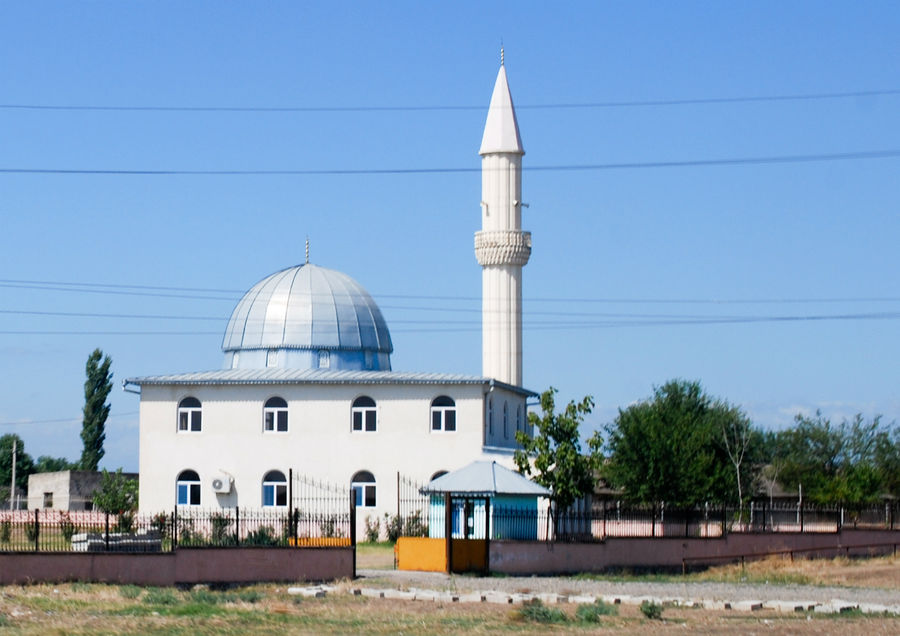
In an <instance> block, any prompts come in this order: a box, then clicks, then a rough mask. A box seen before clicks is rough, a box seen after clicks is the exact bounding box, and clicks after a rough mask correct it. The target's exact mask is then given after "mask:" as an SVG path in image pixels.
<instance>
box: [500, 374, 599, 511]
mask: <svg viewBox="0 0 900 636" xmlns="http://www.w3.org/2000/svg"><path fill="white" fill-rule="evenodd" d="M555 396H556V389H554V388H553V387H550V388H549V389H548V390H546V391H544V393H543V394H541V411H542V415H540V416H538V415H537V414H536V413H529V414H528V422H529V423H530V424H531V425H532V426H533V427H534V429H535V434H534V436H533V437H532V436H529V435H528V434H527V433H525V432H524V431H518V432H517V433H516V441H517V442H518V443H519V444H520V445H521V447H522V448H521V449H519V450H516V452H515V455H514V460H515V462H516V467H517V468H518V469H519V472H520V473H522V474H525V475H531V474H532V472H534V473H535V478H534V479H535V481H536V482H537V483H539V484H540V485H542V486H544V487H545V488H549V489H550V490H551V492H552V499H553V501H554V502H555V503H556V505H557V509H559V510H565V509H566V508H568V507H569V506H571V505H572V503H573V502H574V501H575V500H576V499H579V498H580V497H583V496H584V495H586V494H588V493H591V492H593V490H594V484H595V483H596V477H595V471H596V470H597V468H598V467H599V466H600V462H601V460H602V456H601V454H600V453H601V446H602V441H601V439H600V434H599V433H596V432H595V433H594V435H593V436H592V437H591V438H590V439H588V448H589V452H588V453H587V454H586V455H584V454H582V452H581V432H580V430H579V427H580V426H581V422H582V420H583V419H584V416H585V415H586V414H588V413H590V412H591V409H592V408H593V407H594V400H593V398H591V397H590V396H587V397H585V398H584V399H583V400H582V401H581V402H578V403H576V402H574V401H572V402H569V404H568V406H566V409H565V411H563V412H562V413H555V412H554V410H555V408H556V400H555Z"/></svg>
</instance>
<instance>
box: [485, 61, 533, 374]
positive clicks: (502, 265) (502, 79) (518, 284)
mask: <svg viewBox="0 0 900 636" xmlns="http://www.w3.org/2000/svg"><path fill="white" fill-rule="evenodd" d="M478 154H480V155H481V231H480V232H476V233H475V257H476V258H477V259H478V264H479V265H481V267H482V275H481V311H482V319H481V338H482V373H483V375H484V376H485V377H489V378H494V379H497V380H499V381H501V382H506V383H508V384H512V385H515V386H521V385H522V266H523V265H525V263H527V262H528V257H529V256H531V233H530V232H523V231H522V155H524V154H525V150H524V149H523V148H522V140H521V139H520V138H519V125H518V124H517V123H516V111H515V109H514V108H513V102H512V97H511V96H510V94H509V84H507V81H506V67H505V66H504V64H503V49H501V50H500V72H499V73H498V74H497V82H496V83H495V84H494V94H493V95H492V96H491V106H490V109H489V110H488V116H487V122H486V123H485V126H484V137H482V139H481V150H479V151H478Z"/></svg>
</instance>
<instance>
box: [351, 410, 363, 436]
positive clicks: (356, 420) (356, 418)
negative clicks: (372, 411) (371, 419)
mask: <svg viewBox="0 0 900 636" xmlns="http://www.w3.org/2000/svg"><path fill="white" fill-rule="evenodd" d="M362 429H363V414H362V411H353V430H354V431H361V430H362Z"/></svg>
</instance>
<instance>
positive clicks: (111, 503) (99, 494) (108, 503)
mask: <svg viewBox="0 0 900 636" xmlns="http://www.w3.org/2000/svg"><path fill="white" fill-rule="evenodd" d="M94 507H95V508H97V509H98V510H101V511H102V512H108V513H109V514H111V515H123V514H128V513H131V512H134V511H135V510H137V507H138V480H137V479H132V478H131V477H126V476H125V475H123V474H122V469H121V468H120V469H118V470H117V471H116V472H115V473H110V472H109V471H108V470H106V469H103V476H102V477H101V478H100V487H99V488H98V489H97V490H96V492H94Z"/></svg>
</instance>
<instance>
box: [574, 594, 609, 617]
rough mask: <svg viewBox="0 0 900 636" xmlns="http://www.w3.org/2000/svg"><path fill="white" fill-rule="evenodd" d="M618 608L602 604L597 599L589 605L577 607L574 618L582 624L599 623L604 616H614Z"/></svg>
mask: <svg viewBox="0 0 900 636" xmlns="http://www.w3.org/2000/svg"><path fill="white" fill-rule="evenodd" d="M618 613H619V608H618V607H616V606H615V605H612V604H610V603H604V602H603V601H602V600H600V599H599V598H598V599H597V600H596V601H594V602H593V603H591V604H589V605H588V604H584V605H579V606H578V609H577V610H575V617H576V618H577V619H578V620H580V621H581V622H582V623H599V622H600V621H602V620H603V617H604V616H615V615H616V614H618Z"/></svg>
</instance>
